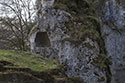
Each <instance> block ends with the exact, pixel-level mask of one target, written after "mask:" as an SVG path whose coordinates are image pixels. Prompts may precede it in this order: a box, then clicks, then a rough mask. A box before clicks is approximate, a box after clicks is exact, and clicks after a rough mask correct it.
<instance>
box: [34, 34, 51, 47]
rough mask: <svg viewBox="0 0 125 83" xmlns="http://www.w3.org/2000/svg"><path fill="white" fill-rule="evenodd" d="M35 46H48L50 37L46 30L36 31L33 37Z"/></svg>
mask: <svg viewBox="0 0 125 83" xmlns="http://www.w3.org/2000/svg"><path fill="white" fill-rule="evenodd" d="M35 44H36V47H50V46H51V44H50V39H49V37H48V34H47V32H37V34H36V38H35Z"/></svg>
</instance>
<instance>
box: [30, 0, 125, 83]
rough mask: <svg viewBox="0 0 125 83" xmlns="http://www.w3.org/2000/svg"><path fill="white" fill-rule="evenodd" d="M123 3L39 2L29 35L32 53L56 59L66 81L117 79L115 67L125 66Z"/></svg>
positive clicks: (95, 82) (99, 82) (95, 0)
mask: <svg viewBox="0 0 125 83" xmlns="http://www.w3.org/2000/svg"><path fill="white" fill-rule="evenodd" d="M121 1H122V0H121ZM122 3H124V1H122V2H121V3H120V2H116V1H115V0H41V1H40V0H38V2H37V6H38V7H37V8H38V15H37V26H35V27H36V28H33V30H32V32H31V34H30V35H31V36H30V43H31V51H32V53H38V54H41V55H42V56H44V57H47V58H49V59H58V60H59V62H60V64H63V65H64V66H65V73H66V74H67V75H68V76H69V77H74V76H75V77H81V78H82V79H83V80H84V82H86V83H110V82H111V80H112V79H111V77H113V76H115V75H117V74H114V73H113V72H114V71H115V69H114V66H115V67H116V64H118V66H119V64H122V65H124V64H125V63H124V60H123V59H122V58H124V56H125V54H124V50H125V46H124V44H125V42H124V41H125V39H124V24H125V23H124V22H125V21H124V8H123V5H122V6H120V5H121V4H122ZM119 15H120V16H121V17H119ZM110 56H111V57H112V59H110ZM111 62H112V63H113V64H112V65H111ZM110 65H111V66H110ZM122 67H124V66H122ZM122 70H123V69H122ZM118 73H120V72H118ZM114 79H115V78H114Z"/></svg>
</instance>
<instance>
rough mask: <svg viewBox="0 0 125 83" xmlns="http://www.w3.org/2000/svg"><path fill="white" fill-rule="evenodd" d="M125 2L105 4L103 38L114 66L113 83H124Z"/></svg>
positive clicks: (118, 1) (112, 71) (111, 0)
mask: <svg viewBox="0 0 125 83" xmlns="http://www.w3.org/2000/svg"><path fill="white" fill-rule="evenodd" d="M124 5H125V2H124V0H110V1H106V2H105V4H104V10H103V15H102V16H101V17H102V27H101V30H102V37H103V38H104V42H105V48H106V51H107V55H108V58H109V59H110V60H111V62H112V65H111V66H110V68H111V73H112V83H124V81H125V80H124V76H125V8H124Z"/></svg>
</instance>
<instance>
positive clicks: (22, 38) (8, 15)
mask: <svg viewBox="0 0 125 83" xmlns="http://www.w3.org/2000/svg"><path fill="white" fill-rule="evenodd" d="M33 1H34V0H33ZM33 1H32V0H7V1H1V2H0V4H1V13H2V14H1V19H0V24H1V25H3V26H4V27H1V29H3V30H6V31H9V32H10V33H9V34H10V35H9V36H8V37H7V38H3V39H4V40H6V41H8V42H11V44H12V45H13V47H14V49H19V50H27V40H28V34H29V32H30V29H31V28H32V26H34V24H35V23H34V16H35V10H34V6H35V4H34V2H33ZM4 34H6V33H4Z"/></svg>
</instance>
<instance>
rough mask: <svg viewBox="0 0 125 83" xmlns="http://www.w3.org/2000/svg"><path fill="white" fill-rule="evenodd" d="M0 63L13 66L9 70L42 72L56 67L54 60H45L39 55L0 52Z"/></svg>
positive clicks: (56, 63) (7, 51) (8, 51)
mask: <svg viewBox="0 0 125 83" xmlns="http://www.w3.org/2000/svg"><path fill="white" fill-rule="evenodd" d="M0 61H7V62H10V63H12V64H14V66H7V67H11V68H29V69H31V70H34V71H44V70H46V69H53V68H56V67H57V66H58V62H57V61H56V60H47V59H44V58H43V57H42V56H40V55H32V54H30V53H28V52H20V51H10V50H0Z"/></svg>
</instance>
